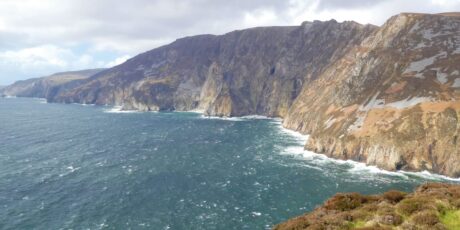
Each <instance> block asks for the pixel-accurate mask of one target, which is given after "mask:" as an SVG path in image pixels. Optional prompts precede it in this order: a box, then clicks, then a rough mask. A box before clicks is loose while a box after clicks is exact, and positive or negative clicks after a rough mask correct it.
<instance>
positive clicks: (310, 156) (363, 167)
mask: <svg viewBox="0 0 460 230" xmlns="http://www.w3.org/2000/svg"><path fill="white" fill-rule="evenodd" d="M277 124H278V127H279V130H280V131H281V132H282V133H284V134H287V135H291V136H292V137H293V138H295V139H297V140H299V145H298V146H289V147H287V148H285V149H284V150H283V151H282V152H281V154H283V155H284V154H285V155H294V156H300V157H302V158H303V159H304V160H308V161H309V162H311V163H313V164H317V165H319V166H320V167H321V168H322V169H323V170H324V166H327V165H331V164H336V165H347V166H349V169H348V170H347V171H348V172H349V173H351V174H360V175H363V174H365V173H370V174H385V175H390V176H398V177H402V178H405V179H409V176H412V177H419V178H422V179H425V180H433V181H455V182H460V178H452V177H448V176H444V175H440V174H435V173H431V172H428V171H421V172H408V171H404V170H398V171H389V170H385V169H380V168H378V167H377V166H374V165H367V164H365V163H363V162H357V161H353V160H341V159H336V158H331V157H328V156H326V155H324V154H320V153H315V152H312V151H308V150H305V149H304V147H303V144H305V141H307V140H308V137H309V135H303V134H301V133H299V132H296V131H293V130H289V129H286V128H284V127H282V125H281V124H280V123H277ZM301 141H303V142H301ZM300 144H302V145H300Z"/></svg>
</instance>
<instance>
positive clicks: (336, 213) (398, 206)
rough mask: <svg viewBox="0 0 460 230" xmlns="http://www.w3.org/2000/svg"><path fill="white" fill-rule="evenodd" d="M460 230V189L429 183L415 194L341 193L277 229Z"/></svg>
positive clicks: (459, 187)
mask: <svg viewBox="0 0 460 230" xmlns="http://www.w3.org/2000/svg"><path fill="white" fill-rule="evenodd" d="M459 228H460V186H459V185H449V184H434V183H433V184H425V185H422V186H420V187H418V188H417V189H416V190H415V191H414V192H413V193H410V194H406V193H404V192H399V191H394V190H393V191H388V192H386V193H384V194H382V195H371V196H365V195H360V194H358V193H345V194H337V195H335V196H334V197H332V198H331V199H329V200H327V201H326V202H325V203H324V205H322V206H320V207H318V208H316V209H315V210H314V211H312V212H311V213H307V214H305V215H302V216H299V217H296V218H293V219H291V220H288V221H286V222H285V223H281V224H279V225H277V226H275V227H274V229H276V230H301V229H306V230H307V229H312V230H313V229H362V230H364V229H382V230H383V229H439V230H456V229H459Z"/></svg>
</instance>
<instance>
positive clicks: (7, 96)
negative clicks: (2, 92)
mask: <svg viewBox="0 0 460 230" xmlns="http://www.w3.org/2000/svg"><path fill="white" fill-rule="evenodd" d="M5 98H8V99H14V98H17V97H16V96H10V95H6V96H5Z"/></svg>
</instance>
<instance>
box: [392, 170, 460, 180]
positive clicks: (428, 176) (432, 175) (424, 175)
mask: <svg viewBox="0 0 460 230" xmlns="http://www.w3.org/2000/svg"><path fill="white" fill-rule="evenodd" d="M398 172H401V173H404V174H406V175H411V176H416V177H422V178H425V179H430V180H437V181H439V180H441V181H442V180H444V181H455V182H460V178H452V177H448V176H444V175H440V174H435V173H431V172H428V171H426V170H425V171H421V172H407V171H402V170H401V171H398Z"/></svg>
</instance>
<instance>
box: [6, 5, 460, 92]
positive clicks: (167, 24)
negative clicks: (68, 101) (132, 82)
mask: <svg viewBox="0 0 460 230" xmlns="http://www.w3.org/2000/svg"><path fill="white" fill-rule="evenodd" d="M447 11H449V12H451V11H460V0H347V1H343V0H233V1H228V0H189V1H186V0H130V1H121V0H97V1H94V0H21V1H18V0H1V1H0V85H7V84H11V83H13V82H14V81H17V80H21V79H27V78H32V77H39V76H45V75H49V74H52V73H55V72H61V71H68V70H79V69H88V68H100V67H111V66H114V65H117V64H120V63H122V62H124V61H125V60H126V59H128V58H130V57H133V56H135V55H136V54H138V53H141V52H145V51H147V50H150V49H153V48H156V47H159V46H161V45H165V44H168V43H170V42H172V41H174V40H175V39H176V38H180V37H184V36H190V35H196V34H203V33H211V34H223V33H226V32H229V31H232V30H235V29H243V28H248V27H255V26H269V25H300V24H301V23H302V22H303V21H312V20H329V19H332V18H333V19H336V20H338V21H344V20H354V21H357V22H359V23H371V24H375V25H381V24H382V23H384V22H385V20H386V19H388V17H390V16H392V15H395V14H397V13H400V12H422V13H439V12H447Z"/></svg>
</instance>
